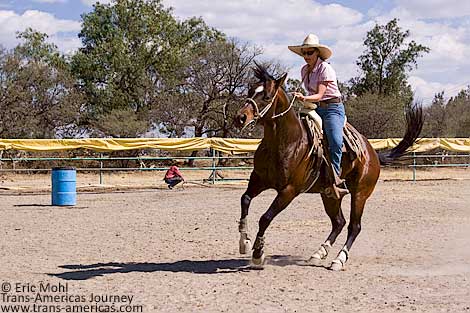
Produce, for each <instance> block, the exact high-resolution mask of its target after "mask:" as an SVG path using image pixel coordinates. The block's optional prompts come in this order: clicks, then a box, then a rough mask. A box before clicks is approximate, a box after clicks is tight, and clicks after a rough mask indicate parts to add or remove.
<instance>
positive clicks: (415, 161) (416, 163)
mask: <svg viewBox="0 0 470 313" xmlns="http://www.w3.org/2000/svg"><path fill="white" fill-rule="evenodd" d="M211 153H212V156H206V157H188V156H173V157H172V156H169V157H148V156H141V157H107V156H103V155H102V154H101V155H100V157H24V158H21V157H13V158H0V173H1V172H49V171H51V170H52V169H51V168H21V166H17V164H18V163H20V164H21V163H23V162H58V161H60V162H69V163H70V162H83V161H85V162H87V161H95V162H99V167H77V168H76V170H77V171H82V172H98V173H99V181H100V184H104V177H103V173H104V172H111V171H166V170H167V169H168V167H167V166H151V167H147V166H146V165H145V162H147V161H170V160H172V161H174V160H179V161H184V162H187V161H190V160H194V161H210V163H211V164H210V165H209V166H194V167H181V170H184V171H195V170H199V171H201V170H202V171H208V172H210V173H211V174H210V176H209V178H208V179H206V181H208V182H211V183H213V184H215V183H216V182H217V181H227V180H248V177H247V178H246V179H240V178H223V177H221V178H217V176H218V171H231V170H251V169H253V167H252V166H219V165H218V161H220V160H222V159H228V160H249V162H251V161H252V160H253V156H252V155H250V156H217V155H216V153H215V151H214V150H212V151H211ZM462 158H466V159H467V161H466V162H457V163H455V162H453V161H451V162H449V160H454V159H462ZM424 159H426V161H427V162H428V163H423V160H424ZM429 159H431V160H432V159H435V160H434V161H433V162H431V163H429V161H430V160H429ZM110 161H136V162H139V163H140V167H105V166H104V165H105V163H106V162H110ZM9 162H11V164H12V165H11V167H10V168H4V167H3V163H9ZM404 167H407V168H412V180H413V181H416V180H417V169H418V168H438V167H454V168H455V167H465V168H468V167H470V154H417V153H413V154H412V164H410V165H405V166H404Z"/></svg>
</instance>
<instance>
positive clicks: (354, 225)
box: [330, 194, 370, 271]
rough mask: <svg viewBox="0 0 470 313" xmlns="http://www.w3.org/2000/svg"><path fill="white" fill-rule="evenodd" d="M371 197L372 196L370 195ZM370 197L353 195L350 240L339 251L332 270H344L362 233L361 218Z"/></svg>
mask: <svg viewBox="0 0 470 313" xmlns="http://www.w3.org/2000/svg"><path fill="white" fill-rule="evenodd" d="M369 195H370V194H369ZM369 195H366V196H364V195H361V194H353V195H352V197H351V215H350V221H349V225H348V238H347V239H346V243H345V245H344V246H343V248H342V249H341V250H340V251H339V253H338V255H337V257H336V258H335V259H334V260H333V261H332V263H331V266H330V269H331V270H333V271H340V270H342V269H344V266H345V265H346V262H347V261H348V259H349V251H351V247H352V245H353V243H354V241H355V240H356V238H357V236H358V235H359V233H360V232H361V218H362V212H363V211H364V205H365V203H366V200H367V198H368V197H369Z"/></svg>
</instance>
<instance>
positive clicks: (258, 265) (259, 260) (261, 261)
mask: <svg viewBox="0 0 470 313" xmlns="http://www.w3.org/2000/svg"><path fill="white" fill-rule="evenodd" d="M251 263H253V266H254V267H256V268H263V266H264V252H263V254H262V255H261V256H260V257H259V258H251Z"/></svg>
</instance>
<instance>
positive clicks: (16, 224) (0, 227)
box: [0, 172, 470, 312]
mask: <svg viewBox="0 0 470 313" xmlns="http://www.w3.org/2000/svg"><path fill="white" fill-rule="evenodd" d="M409 173H410V172H408V173H407V174H409ZM465 173H466V172H465ZM465 175H468V174H465ZM95 177H96V176H95ZM385 177H388V176H387V175H385ZM381 178H382V180H381V181H379V184H378V185H377V188H376V191H375V192H374V194H373V195H372V197H371V199H370V200H369V202H368V203H367V206H366V209H365V213H364V216H363V224H362V232H361V234H360V235H359V237H358V239H357V241H356V243H355V245H354V246H353V249H352V250H351V255H350V260H349V261H348V263H347V265H346V269H345V270H344V271H341V272H332V271H329V270H327V269H326V268H324V267H311V266H303V265H302V262H301V261H303V260H305V259H308V258H309V257H310V256H311V254H312V253H313V252H314V251H315V249H317V248H318V247H319V244H320V243H322V242H323V241H324V239H325V238H326V236H327V235H328V232H329V230H330V222H329V219H328V217H327V216H326V214H325V213H324V211H323V207H322V205H321V201H320V196H319V195H301V196H299V197H298V198H297V199H295V200H294V202H293V203H292V204H291V205H290V206H289V207H288V209H287V210H286V211H284V212H283V213H281V214H280V215H279V216H278V217H277V218H276V219H275V220H274V221H273V223H272V224H271V227H270V228H269V229H268V231H267V233H266V252H267V254H268V258H267V263H268V264H267V266H266V267H265V269H264V270H254V269H251V268H250V267H249V266H248V264H249V256H240V255H239V254H238V229H237V220H238V219H239V214H240V207H239V202H240V196H241V195H242V193H243V191H244V189H245V187H246V186H245V185H243V184H239V185H232V186H216V187H202V186H200V185H190V184H188V185H187V186H186V187H185V188H184V189H183V188H181V187H178V188H176V189H175V190H167V189H165V188H164V186H163V185H162V184H161V182H160V180H158V184H157V181H156V180H152V181H150V180H149V181H150V183H151V184H156V185H154V187H155V188H151V189H149V188H147V189H140V190H123V191H112V192H111V191H110V190H108V191H107V192H102V190H97V191H88V192H79V193H78V196H77V201H78V202H77V205H76V206H74V207H55V206H50V205H49V204H50V194H49V193H48V192H32V193H26V194H21V193H19V192H18V191H17V190H16V191H12V189H8V188H5V189H6V190H0V214H1V219H0V231H1V240H0V247H1V252H2V253H1V254H0V264H1V265H2V266H1V267H0V283H2V291H3V292H5V290H4V289H3V288H4V285H5V283H10V284H12V285H13V286H14V287H15V286H16V285H17V284H20V285H21V286H24V285H26V284H29V286H31V285H33V286H37V285H40V284H47V283H50V284H56V285H57V284H59V283H60V284H62V285H63V284H67V290H66V291H64V290H62V291H59V292H58V294H60V295H64V294H68V295H69V296H71V295H86V296H88V295H90V294H91V293H93V294H95V295H97V294H98V295H118V296H125V295H129V296H133V300H132V305H143V310H142V312H396V311H400V312H470V205H469V203H470V180H468V179H459V180H437V181H419V182H417V183H413V182H410V181H395V180H392V181H384V180H383V178H384V177H383V176H382V177H381ZM464 178H465V177H464ZM8 179H10V178H6V181H5V179H4V182H3V184H2V185H3V186H5V185H8V186H13V185H15V184H16V185H22V184H20V183H19V182H18V180H17V181H16V182H15V181H8ZM149 179H150V178H149ZM391 179H393V177H392V178H391ZM25 181H26V180H25ZM29 183H30V186H29V189H28V190H31V188H33V187H35V188H36V190H41V188H45V186H46V185H47V183H48V180H46V181H44V182H43V181H41V180H39V181H35V182H34V183H32V182H30V181H29ZM33 189H34V188H33ZM273 198H274V192H272V191H268V192H265V193H263V194H262V195H260V196H259V197H257V198H255V199H254V200H253V202H252V207H251V210H250V215H249V227H250V234H251V236H252V237H254V235H255V233H256V229H257V221H258V219H259V217H260V216H261V215H262V213H263V212H264V211H265V210H266V208H267V207H268V205H269V204H270V202H271V201H272V199H273ZM343 212H344V213H345V216H348V215H349V197H346V198H345V200H344V203H343ZM345 238H346V229H344V230H343V233H342V234H341V235H340V237H339V239H338V241H337V244H336V245H335V246H334V247H333V249H332V251H331V253H330V255H329V257H328V262H325V266H326V265H329V262H331V259H333V258H334V257H335V256H336V253H337V252H338V250H339V249H340V248H341V246H342V244H343V243H344V241H345ZM14 287H13V291H10V292H9V294H10V295H14V294H15V292H16V294H20V293H21V292H23V293H27V292H28V291H31V290H26V291H25V290H20V291H17V290H16V291H15V289H14ZM113 299H114V298H113ZM61 301H62V302H61V303H59V302H57V304H61V305H62V304H64V303H63V301H64V300H61ZM103 301H104V300H103ZM11 302H12V299H5V296H3V298H0V305H4V304H11ZM20 302H21V301H20ZM116 302H119V301H117V300H116V299H114V300H113V303H114V304H117V303H116ZM16 303H18V302H16ZM87 303H95V302H92V301H88V302H87Z"/></svg>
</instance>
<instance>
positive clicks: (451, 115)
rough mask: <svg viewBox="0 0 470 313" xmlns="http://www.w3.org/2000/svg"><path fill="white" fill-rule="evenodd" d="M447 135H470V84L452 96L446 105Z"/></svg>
mask: <svg viewBox="0 0 470 313" xmlns="http://www.w3.org/2000/svg"><path fill="white" fill-rule="evenodd" d="M445 125H446V136H447V137H469V136H470V86H469V87H467V89H463V90H461V91H460V92H459V93H458V94H457V96H455V97H453V98H450V99H449V101H448V103H447V105H446V119H445Z"/></svg>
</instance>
